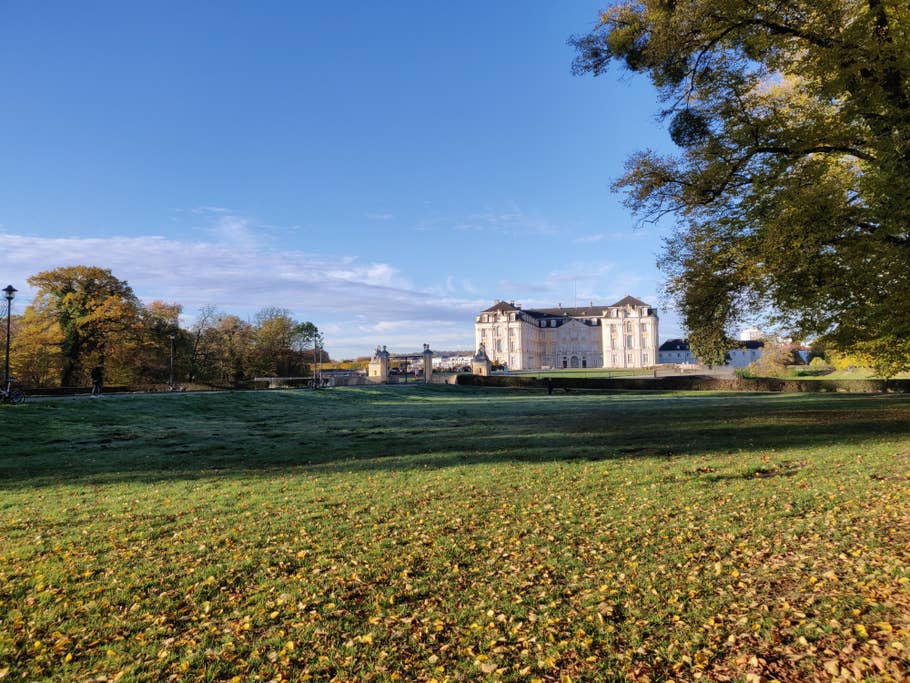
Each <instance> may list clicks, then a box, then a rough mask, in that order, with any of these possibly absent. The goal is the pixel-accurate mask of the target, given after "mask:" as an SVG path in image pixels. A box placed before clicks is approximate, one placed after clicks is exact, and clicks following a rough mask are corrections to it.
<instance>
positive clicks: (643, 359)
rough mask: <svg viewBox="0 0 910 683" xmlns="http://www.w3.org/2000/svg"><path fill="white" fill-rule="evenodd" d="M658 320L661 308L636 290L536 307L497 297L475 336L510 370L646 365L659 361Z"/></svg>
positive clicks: (477, 325)
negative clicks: (607, 302)
mask: <svg viewBox="0 0 910 683" xmlns="http://www.w3.org/2000/svg"><path fill="white" fill-rule="evenodd" d="M657 323H658V317H657V311H656V310H655V309H654V308H652V307H651V306H650V305H649V304H646V303H645V302H644V301H641V300H640V299H636V298H635V297H633V296H626V297H625V298H623V299H621V300H620V301H617V302H616V303H615V304H613V305H611V306H595V305H593V304H592V305H590V306H581V307H574V308H562V307H561V306H560V307H557V308H542V309H536V310H535V309H524V310H523V309H522V308H521V306H520V305H515V303H514V302H509V303H507V302H505V301H497V302H496V303H495V304H493V306H491V307H490V308H488V309H486V310H484V311H481V312H480V314H479V315H478V316H477V318H476V319H475V322H474V341H475V348H480V345H481V344H484V346H485V348H486V351H487V354H488V355H489V356H490V359H491V360H493V361H495V362H498V363H501V364H502V365H505V366H507V367H508V368H509V369H511V370H536V369H541V368H604V367H606V368H645V367H649V366H652V365H654V364H655V363H656V362H657Z"/></svg>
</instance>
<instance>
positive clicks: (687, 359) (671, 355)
mask: <svg viewBox="0 0 910 683" xmlns="http://www.w3.org/2000/svg"><path fill="white" fill-rule="evenodd" d="M764 346H765V343H764V342H762V341H755V340H750V341H742V342H739V343H738V344H737V345H736V346H734V347H732V348H730V350H728V351H727V356H728V360H727V362H726V363H724V365H726V366H729V367H732V368H744V367H746V366H747V365H749V363H752V362H753V361H756V360H758V359H759V358H761V355H762V352H763V350H764ZM657 361H658V362H659V363H661V364H665V363H669V364H674V365H697V364H698V359H697V358H696V357H695V354H693V353H692V351H691V350H690V349H689V340H688V339H669V340H667V341H665V342H664V343H663V344H661V345H660V349H658V351H657Z"/></svg>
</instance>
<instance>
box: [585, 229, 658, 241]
mask: <svg viewBox="0 0 910 683" xmlns="http://www.w3.org/2000/svg"><path fill="white" fill-rule="evenodd" d="M647 236H648V234H647V233H646V232H645V231H643V230H625V231H623V230H619V231H615V232H601V233H597V234H594V235H582V236H580V237H576V238H574V239H573V240H572V242H573V243H574V244H593V243H595V242H603V241H608V242H623V241H628V240H637V239H642V238H643V237H647Z"/></svg>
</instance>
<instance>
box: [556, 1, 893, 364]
mask: <svg viewBox="0 0 910 683" xmlns="http://www.w3.org/2000/svg"><path fill="white" fill-rule="evenodd" d="M572 42H573V44H574V45H575V46H576V48H577V58H576V61H575V64H574V69H575V71H576V72H578V73H585V72H589V73H593V74H595V75H597V74H600V73H603V72H605V71H606V69H607V67H608V65H609V64H610V63H611V61H613V60H620V61H621V62H622V63H623V64H624V65H625V67H626V68H628V69H630V70H632V71H635V72H639V73H643V74H647V75H648V77H649V78H650V79H651V81H652V82H653V83H654V85H655V86H656V87H657V88H658V90H659V92H660V97H661V100H662V102H663V103H664V104H665V110H664V116H665V117H666V119H667V120H668V122H669V128H670V133H671V136H672V138H673V139H674V141H675V142H676V143H677V144H678V145H679V146H680V150H679V152H678V153H677V154H675V155H670V156H667V157H661V156H659V155H657V154H655V153H654V152H652V151H649V150H645V151H642V152H640V153H638V154H636V155H634V156H633V157H632V158H631V159H630V160H629V162H628V166H627V170H626V173H625V175H624V176H623V177H622V178H621V179H620V180H619V181H618V182H617V183H616V187H618V188H621V189H624V190H626V191H627V193H628V195H627V197H628V199H627V201H628V204H629V206H630V207H631V208H632V209H633V210H635V211H636V212H637V213H638V214H639V215H640V216H641V217H642V218H643V219H644V220H655V221H656V220H658V219H660V218H661V217H663V216H665V215H667V214H672V215H675V216H676V218H677V220H678V223H677V233H676V235H675V237H673V238H671V239H670V240H669V241H668V243H667V247H666V249H665V252H664V255H663V258H662V266H663V267H664V269H665V270H666V272H667V274H668V284H667V289H668V292H669V293H670V295H671V296H672V297H673V298H674V300H675V301H676V302H677V305H678V307H679V309H680V311H681V313H682V318H683V322H684V324H685V325H686V326H687V327H688V329H689V330H690V339H691V343H692V347H693V350H694V351H695V352H696V354H697V355H699V356H704V357H705V358H714V357H716V356H717V353H718V349H719V345H720V340H721V339H722V338H723V336H724V334H725V331H726V330H729V329H731V328H732V327H733V326H734V324H736V323H737V322H739V321H741V320H742V318H743V316H746V315H751V316H754V315H761V314H765V315H769V312H770V316H771V318H772V320H771V322H774V323H780V324H782V325H785V326H786V327H788V328H789V329H791V330H792V332H793V333H794V334H795V336H797V337H802V338H805V337H820V338H822V339H823V340H826V341H828V342H829V343H830V344H831V345H832V346H835V347H837V348H840V349H842V350H844V351H846V352H851V353H852V352H856V353H860V354H862V355H864V356H866V357H868V358H869V359H870V362H872V363H873V364H875V365H876V367H877V368H880V370H881V372H885V373H890V374H893V373H894V372H897V371H899V370H901V369H907V368H910V347H908V346H907V344H905V343H901V341H902V340H906V339H910V233H908V225H910V94H908V93H910V90H908V83H910V7H908V5H907V3H906V2H902V1H901V2H899V1H898V0H869V1H868V2H853V1H852V0H797V1H795V2H786V3H780V2H771V1H770V0H758V1H757V2H748V3H745V2H740V1H739V0H674V2H666V1H665V0H644V1H643V2H623V3H618V4H615V5H613V6H611V7H610V8H609V9H607V10H606V11H605V12H604V13H603V15H602V17H601V22H600V24H599V25H598V26H597V28H596V29H595V30H594V31H593V32H592V33H590V34H589V35H586V36H583V37H578V38H574V39H573V41H572Z"/></svg>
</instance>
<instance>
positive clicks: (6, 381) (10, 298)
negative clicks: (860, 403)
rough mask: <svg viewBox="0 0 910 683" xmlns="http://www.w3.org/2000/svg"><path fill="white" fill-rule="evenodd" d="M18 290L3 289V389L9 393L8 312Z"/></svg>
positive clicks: (7, 287) (10, 286) (11, 287)
mask: <svg viewBox="0 0 910 683" xmlns="http://www.w3.org/2000/svg"><path fill="white" fill-rule="evenodd" d="M18 291H19V290H18V289H16V288H15V287H13V286H12V285H7V286H6V287H5V288H4V289H3V293H4V294H6V363H5V364H4V366H3V388H4V389H6V390H7V391H9V335H10V311H11V310H12V306H13V299H15V298H16V292H18Z"/></svg>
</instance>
